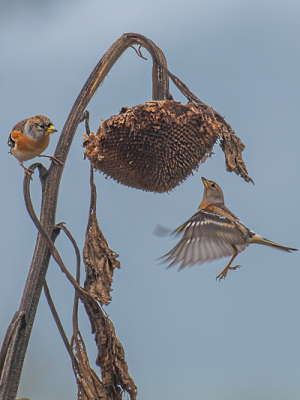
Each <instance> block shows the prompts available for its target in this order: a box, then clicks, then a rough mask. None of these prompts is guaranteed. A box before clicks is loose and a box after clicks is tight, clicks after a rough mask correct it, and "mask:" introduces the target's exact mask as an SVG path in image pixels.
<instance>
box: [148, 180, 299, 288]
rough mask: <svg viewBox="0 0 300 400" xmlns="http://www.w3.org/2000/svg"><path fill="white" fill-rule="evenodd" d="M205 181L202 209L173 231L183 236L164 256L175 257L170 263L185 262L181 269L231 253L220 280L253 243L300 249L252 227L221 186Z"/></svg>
mask: <svg viewBox="0 0 300 400" xmlns="http://www.w3.org/2000/svg"><path fill="white" fill-rule="evenodd" d="M202 181H203V184H204V194H203V199H202V201H201V203H200V205H199V207H198V211H197V212H196V213H195V214H194V215H193V216H192V217H191V218H190V219H189V220H188V221H186V222H185V223H184V224H182V225H181V226H180V227H179V228H177V229H176V230H175V231H173V232H172V234H175V235H177V234H183V237H182V239H181V240H180V241H179V243H177V245H176V246H175V247H174V248H173V249H172V250H171V251H169V253H167V254H165V255H164V256H163V257H161V258H164V262H170V261H172V262H171V264H170V265H169V267H171V266H173V265H175V264H178V263H181V265H180V267H179V269H182V268H184V267H186V266H192V265H195V264H202V263H204V262H206V261H211V260H216V259H219V258H222V257H226V256H231V259H230V261H229V263H228V265H227V266H226V268H224V270H223V271H222V272H221V273H220V274H219V275H218V276H217V277H216V279H219V281H220V280H221V279H224V278H225V277H226V275H227V272H228V271H229V270H230V269H232V270H235V269H237V268H239V267H240V265H236V266H231V264H232V262H233V260H234V259H235V257H236V256H237V255H238V253H241V252H242V251H243V250H245V249H246V247H247V246H248V245H249V244H250V243H259V244H264V245H266V246H271V247H275V248H277V249H280V250H285V251H288V252H291V251H295V250H298V249H294V248H292V247H286V246H282V245H281V244H277V243H274V242H271V240H268V239H265V238H263V237H262V236H260V235H258V234H257V233H255V232H253V231H251V230H250V229H249V228H247V227H246V226H245V225H244V224H242V222H241V221H240V220H239V219H238V218H237V217H236V216H235V215H234V214H232V212H231V211H229V210H228V208H227V207H226V206H225V205H224V196H223V192H222V189H221V188H220V186H219V185H218V184H217V183H216V182H213V181H209V180H208V179H205V178H203V177H202ZM156 233H157V234H163V235H164V234H165V233H166V231H165V232H163V231H162V229H161V228H159V229H158V230H157V232H156ZM169 267H168V268H169Z"/></svg>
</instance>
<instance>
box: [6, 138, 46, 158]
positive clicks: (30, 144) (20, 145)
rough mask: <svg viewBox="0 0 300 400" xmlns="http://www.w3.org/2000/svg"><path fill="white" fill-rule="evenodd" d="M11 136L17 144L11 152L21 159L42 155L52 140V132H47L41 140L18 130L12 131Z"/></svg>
mask: <svg viewBox="0 0 300 400" xmlns="http://www.w3.org/2000/svg"><path fill="white" fill-rule="evenodd" d="M11 138H12V140H13V141H14V142H15V146H14V147H13V148H12V149H11V153H12V154H13V155H14V156H15V157H16V158H17V159H18V160H19V161H27V160H30V159H32V158H34V157H37V156H39V155H41V153H42V152H43V151H44V150H46V148H47V147H48V145H49V142H50V133H46V134H45V135H44V136H43V137H41V138H40V139H39V140H34V139H31V138H29V137H28V136H26V135H25V134H24V133H23V134H22V133H21V132H18V131H12V132H11Z"/></svg>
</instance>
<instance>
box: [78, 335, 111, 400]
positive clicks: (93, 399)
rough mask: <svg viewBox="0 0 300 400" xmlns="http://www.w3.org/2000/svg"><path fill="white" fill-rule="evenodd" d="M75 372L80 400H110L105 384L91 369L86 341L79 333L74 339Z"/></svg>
mask: <svg viewBox="0 0 300 400" xmlns="http://www.w3.org/2000/svg"><path fill="white" fill-rule="evenodd" d="M72 349H73V353H74V359H73V363H72V364H73V365H72V366H73V370H74V373H75V377H76V381H77V389H78V390H77V399H78V400H100V399H103V400H108V399H109V398H108V397H107V396H106V392H105V388H104V386H103V383H102V382H101V381H100V379H99V378H98V376H97V374H96V373H95V371H94V370H93V369H92V368H91V367H90V364H89V360H88V356H87V353H86V348H85V344H84V341H83V339H82V337H81V334H80V332H79V331H77V332H74V334H73V337H72Z"/></svg>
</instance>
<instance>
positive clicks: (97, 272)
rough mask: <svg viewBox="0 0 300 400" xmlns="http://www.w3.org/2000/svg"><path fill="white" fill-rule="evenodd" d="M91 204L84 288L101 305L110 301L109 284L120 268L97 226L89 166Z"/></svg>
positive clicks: (85, 254)
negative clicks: (115, 271)
mask: <svg viewBox="0 0 300 400" xmlns="http://www.w3.org/2000/svg"><path fill="white" fill-rule="evenodd" d="M90 183H91V204H90V211H89V220H88V224H87V229H86V234H85V244H84V248H83V262H84V265H85V271H86V279H85V282H84V289H85V290H86V291H87V292H88V293H89V294H90V295H92V296H93V297H95V298H96V299H97V300H98V301H99V302H100V304H101V305H103V304H105V305H108V304H109V302H110V301H111V295H110V292H111V290H112V289H111V284H112V282H113V274H114V270H115V268H120V261H118V260H117V259H116V257H118V254H116V253H115V252H114V251H112V250H111V249H110V248H109V246H108V244H107V241H106V239H105V237H104V235H103V233H102V232H101V229H100V228H99V225H98V221H97V214H96V201H97V192H96V186H95V184H94V182H93V170H92V168H91V182H90Z"/></svg>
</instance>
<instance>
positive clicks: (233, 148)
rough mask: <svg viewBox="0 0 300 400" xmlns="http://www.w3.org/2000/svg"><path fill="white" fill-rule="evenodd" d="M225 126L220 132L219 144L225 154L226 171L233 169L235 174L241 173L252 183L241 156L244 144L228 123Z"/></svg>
mask: <svg viewBox="0 0 300 400" xmlns="http://www.w3.org/2000/svg"><path fill="white" fill-rule="evenodd" d="M224 128H225V126H224ZM226 128H227V129H226ZM226 128H225V129H224V130H223V132H222V140H221V142H220V146H221V148H222V150H223V152H224V154H225V163H226V169H227V171H229V172H232V171H234V172H235V173H236V174H237V175H241V177H242V178H244V179H245V181H246V182H252V183H254V182H253V180H252V179H251V178H250V176H249V175H248V172H247V168H246V165H245V163H244V160H243V157H242V151H243V150H244V149H245V145H244V144H243V143H242V141H241V139H240V138H239V137H237V136H236V134H235V132H234V130H233V129H232V128H231V127H230V125H229V124H226Z"/></svg>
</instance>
